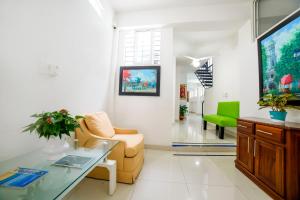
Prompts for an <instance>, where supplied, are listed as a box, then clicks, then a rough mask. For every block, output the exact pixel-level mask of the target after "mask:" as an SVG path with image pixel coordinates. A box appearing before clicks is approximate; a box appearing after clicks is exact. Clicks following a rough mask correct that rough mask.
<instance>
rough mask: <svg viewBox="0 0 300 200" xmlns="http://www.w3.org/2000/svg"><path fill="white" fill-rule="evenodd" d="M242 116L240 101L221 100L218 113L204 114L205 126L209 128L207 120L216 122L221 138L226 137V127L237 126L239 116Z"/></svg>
mask: <svg viewBox="0 0 300 200" xmlns="http://www.w3.org/2000/svg"><path fill="white" fill-rule="evenodd" d="M239 116H240V102H239V101H231V102H219V103H218V111H217V114H216V115H204V117H203V128H204V130H206V129H207V122H210V123H213V124H216V130H217V133H218V134H219V138H220V139H224V130H225V127H236V126H237V118H239Z"/></svg>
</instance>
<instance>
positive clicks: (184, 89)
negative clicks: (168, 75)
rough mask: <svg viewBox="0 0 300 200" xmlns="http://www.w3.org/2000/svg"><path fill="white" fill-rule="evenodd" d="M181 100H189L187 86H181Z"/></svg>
mask: <svg viewBox="0 0 300 200" xmlns="http://www.w3.org/2000/svg"><path fill="white" fill-rule="evenodd" d="M180 99H181V100H186V99H187V85H186V84H180Z"/></svg>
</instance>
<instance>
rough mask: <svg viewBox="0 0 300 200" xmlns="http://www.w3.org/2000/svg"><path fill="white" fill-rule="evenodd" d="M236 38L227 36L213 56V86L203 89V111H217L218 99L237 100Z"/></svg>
mask: <svg viewBox="0 0 300 200" xmlns="http://www.w3.org/2000/svg"><path fill="white" fill-rule="evenodd" d="M236 40H237V38H235V37H233V38H229V39H228V40H227V41H223V44H222V45H221V46H219V48H220V51H219V52H218V53H217V54H218V55H216V56H214V57H213V64H214V66H213V87H212V88H209V89H206V90H205V104H204V113H206V114H208V113H209V114H212V113H216V112H217V103H218V102H219V101H234V100H238V99H239V97H240V95H239V85H240V79H239V73H240V66H239V64H238V55H237V54H238V52H237V50H236V46H235V45H236Z"/></svg>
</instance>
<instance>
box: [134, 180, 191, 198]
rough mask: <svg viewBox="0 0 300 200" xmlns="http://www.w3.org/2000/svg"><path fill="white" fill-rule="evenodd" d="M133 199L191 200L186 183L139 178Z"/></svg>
mask: <svg viewBox="0 0 300 200" xmlns="http://www.w3.org/2000/svg"><path fill="white" fill-rule="evenodd" d="M132 200H190V197H189V193H188V190H187V186H186V184H185V183H175V182H163V181H148V180H139V181H138V182H137V183H136V186H135V190H134V193H133V196H132Z"/></svg>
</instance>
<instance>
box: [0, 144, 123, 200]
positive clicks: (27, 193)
mask: <svg viewBox="0 0 300 200" xmlns="http://www.w3.org/2000/svg"><path fill="white" fill-rule="evenodd" d="M117 144H118V141H109V140H97V144H96V145H95V143H94V145H93V146H92V148H82V147H80V148H77V149H74V148H73V147H70V148H69V149H68V150H67V151H66V152H64V154H65V155H77V156H84V157H91V158H92V159H91V161H90V162H88V163H87V164H86V165H84V166H83V167H82V168H71V167H61V166H55V165H53V163H54V162H56V161H57V160H48V156H49V155H48V154H47V153H45V152H44V151H43V149H40V150H36V151H33V152H30V153H28V154H25V155H22V156H18V157H16V158H13V159H11V160H7V161H3V162H0V174H3V173H5V172H7V171H11V170H13V169H16V168H18V167H25V168H32V169H38V170H47V171H48V173H47V174H46V175H45V176H43V177H42V178H40V179H38V180H36V181H35V182H33V183H31V184H30V185H28V186H26V187H25V188H22V189H19V188H7V187H0V199H1V200H2V199H3V200H25V199H26V200H52V199H61V198H62V197H63V196H64V194H65V193H66V192H67V191H69V190H71V189H72V188H73V187H74V186H75V185H76V183H77V182H78V181H80V180H81V179H82V178H84V177H85V176H86V174H87V173H88V172H89V171H91V170H92V169H93V168H94V167H95V166H96V165H97V164H98V163H99V162H101V161H102V160H103V159H104V158H105V157H106V155H107V154H108V153H109V152H110V151H111V150H112V149H113V148H114V147H115V146H116V145H117Z"/></svg>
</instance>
